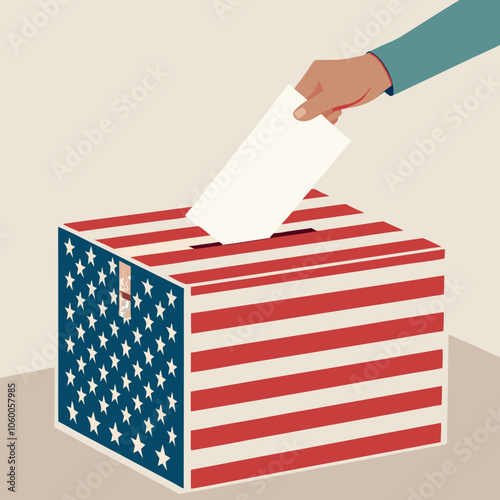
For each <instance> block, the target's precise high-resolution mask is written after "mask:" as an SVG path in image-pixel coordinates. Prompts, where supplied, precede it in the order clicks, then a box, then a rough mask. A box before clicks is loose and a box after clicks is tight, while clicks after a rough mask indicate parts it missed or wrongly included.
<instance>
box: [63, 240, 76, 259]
mask: <svg viewBox="0 0 500 500" xmlns="http://www.w3.org/2000/svg"><path fill="white" fill-rule="evenodd" d="M65 245H66V255H68V254H70V255H71V257H73V248H75V247H74V246H73V245H72V244H71V238H68V242H67V243H65Z"/></svg>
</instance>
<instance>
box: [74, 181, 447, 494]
mask: <svg viewBox="0 0 500 500" xmlns="http://www.w3.org/2000/svg"><path fill="white" fill-rule="evenodd" d="M187 210H188V209H187V208H183V209H176V210H167V211H162V212H154V213H149V214H139V215H131V216H125V217H114V218H109V219H100V220H96V221H86V222H80V223H74V224H67V226H68V227H70V228H71V229H73V230H75V231H78V232H82V233H83V234H84V235H85V237H86V238H89V239H92V240H94V241H96V242H98V243H99V244H101V245H104V246H107V247H109V248H111V249H112V250H113V251H114V252H116V253H117V254H118V255H122V256H123V257H125V258H127V259H130V260H132V261H134V260H135V261H137V262H139V263H140V264H141V265H143V266H149V267H150V268H151V271H152V272H154V273H156V274H159V275H161V276H164V277H165V278H173V279H175V280H176V281H177V282H179V283H181V284H183V285H184V286H185V290H186V292H185V308H186V313H185V318H186V321H185V323H186V325H188V326H189V328H190V330H189V331H187V332H185V341H186V342H185V345H186V350H187V352H186V358H185V367H184V370H185V381H186V397H187V398H188V401H186V409H185V411H186V414H185V427H186V434H187V435H186V457H185V461H186V473H187V475H188V476H189V477H187V481H188V483H189V482H190V487H191V488H200V487H207V486H212V485H215V484H219V483H225V482H231V481H238V480H241V479H246V478H250V477H253V476H256V475H257V476H258V475H263V474H269V473H273V472H277V471H278V470H279V471H287V470H295V469H299V468H305V467H316V466H320V465H324V464H328V463H332V462H339V461H346V460H354V459H359V458H362V457H365V456H371V455H378V454H384V453H392V452H396V451H399V450H403V449H408V448H415V447H420V446H427V445H432V444H437V443H440V442H443V440H444V436H445V435H446V434H445V422H446V409H445V404H444V402H445V401H446V379H447V376H446V370H447V339H446V336H445V335H444V333H443V315H442V313H434V314H429V313H428V308H429V303H430V301H431V300H433V298H436V297H438V296H440V295H442V293H443V292H444V277H443V259H444V250H443V249H441V248H440V247H438V246H437V245H435V244H433V243H431V242H429V241H427V240H425V239H422V238H417V237H412V236H410V235H409V234H407V233H406V232H403V231H401V230H400V229H398V228H396V227H394V226H392V225H390V224H387V223H385V222H382V221H374V220H372V219H370V218H369V217H367V216H366V215H365V214H363V213H361V212H359V211H358V210H356V209H354V208H352V207H350V206H349V205H346V204H340V203H335V202H333V201H332V200H331V198H329V197H327V196H325V195H323V194H322V193H319V192H318V191H315V190H313V191H311V193H309V195H308V196H307V197H306V199H304V200H303V202H302V203H301V204H300V205H299V207H297V209H296V210H295V211H294V212H293V213H292V214H291V215H290V217H289V218H288V219H287V220H286V221H285V222H284V224H283V225H282V226H281V228H280V229H279V230H278V232H277V233H278V234H276V235H275V236H273V237H272V238H268V239H266V240H258V241H250V242H244V243H237V244H232V245H218V244H217V242H216V241H215V240H214V239H213V238H212V237H211V236H210V235H207V234H206V233H205V232H204V231H203V230H202V229H201V228H199V227H197V226H194V225H193V224H192V223H191V222H190V221H189V220H188V219H186V217H185V214H186V212H187ZM279 233H284V234H282V235H280V234H279ZM193 247H194V248H193ZM272 464H274V466H273V465H272ZM276 464H278V465H276ZM273 467H274V469H276V467H277V469H276V470H274V469H273Z"/></svg>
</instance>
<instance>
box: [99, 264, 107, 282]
mask: <svg viewBox="0 0 500 500" xmlns="http://www.w3.org/2000/svg"><path fill="white" fill-rule="evenodd" d="M97 274H98V275H99V283H98V284H99V285H100V284H101V283H102V284H103V285H104V286H106V278H107V276H106V275H105V274H104V269H103V268H102V267H101V270H100V271H97Z"/></svg>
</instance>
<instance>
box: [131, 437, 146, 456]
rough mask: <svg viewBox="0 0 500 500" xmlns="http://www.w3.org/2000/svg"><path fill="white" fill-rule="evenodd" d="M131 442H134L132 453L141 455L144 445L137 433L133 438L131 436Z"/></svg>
mask: <svg viewBox="0 0 500 500" xmlns="http://www.w3.org/2000/svg"><path fill="white" fill-rule="evenodd" d="M132 442H133V443H134V453H139V455H140V456H141V457H142V449H143V448H144V445H143V444H142V443H141V440H140V439H139V433H137V437H136V438H135V439H134V438H132Z"/></svg>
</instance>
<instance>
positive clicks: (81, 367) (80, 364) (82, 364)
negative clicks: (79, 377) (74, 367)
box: [76, 356, 87, 373]
mask: <svg viewBox="0 0 500 500" xmlns="http://www.w3.org/2000/svg"><path fill="white" fill-rule="evenodd" d="M76 362H77V363H78V371H79V372H83V373H85V365H86V364H87V363H85V362H84V361H83V357H82V356H80V359H77V360H76Z"/></svg>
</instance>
